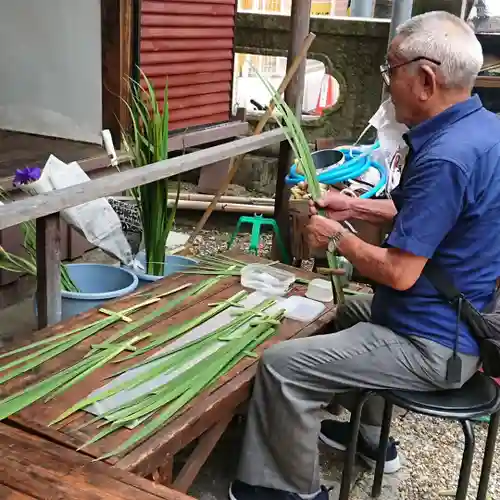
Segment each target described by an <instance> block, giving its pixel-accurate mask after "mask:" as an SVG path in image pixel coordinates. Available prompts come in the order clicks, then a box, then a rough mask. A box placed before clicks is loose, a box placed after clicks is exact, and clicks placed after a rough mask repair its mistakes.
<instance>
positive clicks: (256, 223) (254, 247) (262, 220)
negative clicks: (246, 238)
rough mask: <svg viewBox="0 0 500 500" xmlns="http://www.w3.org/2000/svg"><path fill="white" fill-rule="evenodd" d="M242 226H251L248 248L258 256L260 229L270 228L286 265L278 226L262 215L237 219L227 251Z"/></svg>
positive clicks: (286, 255)
mask: <svg viewBox="0 0 500 500" xmlns="http://www.w3.org/2000/svg"><path fill="white" fill-rule="evenodd" d="M242 224H251V225H252V233H251V235H250V247H249V248H248V250H249V251H250V252H252V253H254V254H255V255H257V254H258V251H259V243H260V230H261V227H262V226H271V227H272V228H273V231H274V234H275V236H276V242H277V243H278V247H279V249H280V252H281V255H282V257H283V260H284V261H285V263H286V264H288V263H289V262H290V259H289V258H288V254H287V253H286V250H285V245H284V244H283V239H282V238H281V233H280V230H279V227H278V224H276V221H275V220H274V219H273V218H271V217H264V216H262V215H254V216H253V217H250V216H248V215H243V216H241V217H240V218H239V219H238V223H237V224H236V229H235V230H234V232H233V234H232V235H231V238H230V240H229V243H228V244H227V249H228V250H229V249H230V248H231V247H232V246H233V243H234V240H235V239H236V236H237V235H238V234H239V232H240V228H241V225H242Z"/></svg>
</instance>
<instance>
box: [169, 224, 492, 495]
mask: <svg viewBox="0 0 500 500" xmlns="http://www.w3.org/2000/svg"><path fill="white" fill-rule="evenodd" d="M183 229H184V230H187V229H188V228H179V230H183ZM230 235H231V233H230V232H224V231H208V230H207V231H203V232H202V234H201V235H200V236H199V237H198V238H197V240H196V245H195V248H196V252H197V253H199V254H208V253H213V252H216V251H223V250H225V249H226V248H227V242H228V241H229V237H230ZM249 241H250V238H249V235H241V236H239V237H238V238H237V240H236V242H235V245H234V248H239V249H241V250H246V249H248V245H249ZM271 241H272V237H271V235H270V234H264V235H263V236H262V243H263V244H262V246H261V249H260V254H261V255H263V256H267V255H268V252H269V250H270V245H271ZM475 431H476V453H475V459H474V465H473V470H472V477H471V484H470V492H469V495H468V499H474V498H475V495H476V490H477V484H478V481H479V475H480V471H481V462H482V454H483V451H484V441H485V438H486V433H487V424H483V423H477V424H475ZM392 434H393V435H394V437H395V438H396V439H397V440H398V441H399V442H400V446H399V449H400V451H401V455H402V459H403V464H404V466H403V468H402V469H401V471H400V472H398V473H397V474H394V475H392V476H386V478H385V480H384V491H383V494H382V496H381V498H382V499H383V500H444V499H446V498H449V499H452V498H454V495H455V489H456V485H457V481H458V471H459V469H460V462H461V458H462V452H463V433H462V430H461V427H460V425H459V424H458V423H455V422H448V421H444V420H439V419H434V418H428V417H423V416H420V415H416V414H412V413H408V414H407V415H406V416H404V417H397V418H395V419H394V422H393V426H392ZM332 467H335V462H334V464H333V465H332ZM372 479H373V475H372V474H371V473H369V472H366V473H364V474H362V475H361V478H360V479H359V480H358V482H357V484H356V487H355V489H354V491H353V495H352V500H368V499H369V498H370V495H369V492H370V488H371V484H372ZM489 495H490V498H489V499H488V500H500V453H499V452H497V453H496V454H495V459H494V464H493V467H492V473H491V477H490V488H489ZM332 500H333V499H332Z"/></svg>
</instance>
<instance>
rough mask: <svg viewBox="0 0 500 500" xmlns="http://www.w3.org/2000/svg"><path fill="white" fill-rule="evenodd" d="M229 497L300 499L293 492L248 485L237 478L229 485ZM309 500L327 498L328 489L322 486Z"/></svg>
mask: <svg viewBox="0 0 500 500" xmlns="http://www.w3.org/2000/svg"><path fill="white" fill-rule="evenodd" d="M229 498H230V500H301V497H300V496H299V495H297V494H295V493H289V492H288V491H282V490H273V489H271V488H263V487H262V486H250V485H249V484H247V483H244V482H242V481H238V480H236V481H234V482H233V483H231V486H229ZM311 500H328V490H327V489H326V488H325V487H324V486H322V487H321V491H320V492H319V493H318V494H317V495H316V496H315V497H313V498H312V499H311Z"/></svg>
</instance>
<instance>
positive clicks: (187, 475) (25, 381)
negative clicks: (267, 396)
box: [0, 254, 335, 492]
mask: <svg viewBox="0 0 500 500" xmlns="http://www.w3.org/2000/svg"><path fill="white" fill-rule="evenodd" d="M234 256H236V257H237V258H238V259H240V260H246V261H247V262H256V261H257V262H258V261H264V260H263V259H260V258H258V257H254V256H250V255H244V254H240V255H235V254H233V257H234ZM264 262H265V261H264ZM284 267H285V268H286V267H287V266H284ZM289 269H290V270H291V271H292V272H293V273H295V274H296V275H297V276H300V277H303V278H309V279H310V278H314V277H317V275H315V274H312V273H308V272H305V271H302V270H299V269H296V268H289ZM206 278H207V277H206V276H195V275H177V276H173V277H168V278H165V279H163V280H161V281H160V282H157V283H155V284H153V285H151V286H149V287H146V288H142V289H140V291H139V292H137V293H136V294H134V295H132V296H129V297H126V298H124V299H121V300H119V301H116V302H114V303H111V304H110V305H106V308H108V309H112V310H120V309H124V308H125V307H129V306H131V305H133V304H137V303H139V302H142V301H143V300H144V294H149V293H153V294H156V293H158V294H161V293H164V292H166V291H168V290H172V289H174V288H176V287H179V286H180V285H182V284H184V283H197V282H200V281H201V280H203V279H206ZM305 289H306V288H305V286H304V285H295V288H294V292H295V293H299V294H300V293H302V294H303V293H304V292H305ZM240 290H242V286H241V284H240V279H239V277H233V276H231V277H226V278H224V279H222V280H221V281H220V282H219V283H218V284H217V285H215V286H213V287H212V288H210V289H209V290H208V291H206V292H205V293H204V294H203V295H202V296H200V297H197V298H189V299H187V300H186V301H184V302H183V303H182V304H180V305H179V306H178V307H176V308H174V309H173V310H171V311H169V312H168V313H166V314H164V315H162V316H159V317H158V318H157V320H156V322H155V324H154V325H151V324H148V325H145V326H144V327H143V330H144V331H147V332H150V333H152V334H153V335H154V334H155V333H158V332H165V330H166V329H167V328H169V327H171V326H173V325H177V324H181V323H184V322H185V321H186V320H188V319H192V318H195V317H197V316H199V315H200V314H201V313H202V312H204V311H207V310H208V308H209V304H210V303H213V302H218V301H222V300H226V299H228V298H230V297H232V296H233V295H234V294H235V293H237V292H238V291H240ZM165 300H171V299H170V298H169V297H167V298H166V299H165ZM160 304H162V303H160ZM157 307H158V305H153V306H149V307H148V308H145V309H143V310H142V311H141V312H138V313H136V314H134V316H133V317H134V319H135V318H140V317H141V316H143V315H145V314H147V313H149V312H151V311H152V310H154V309H157ZM334 314H335V307H334V306H333V304H327V307H326V309H325V311H324V312H323V313H322V315H321V316H320V317H319V318H317V319H316V320H315V321H314V322H312V323H310V324H305V323H301V322H298V321H292V320H289V319H285V320H284V321H283V322H282V324H281V326H280V328H279V330H278V333H277V334H276V335H275V336H274V337H272V338H271V339H269V340H268V341H267V342H266V343H265V344H263V345H262V346H261V347H260V348H259V351H262V350H263V349H265V348H267V347H269V346H270V345H272V344H275V343H278V342H281V341H283V340H287V339H292V338H299V337H307V336H311V335H315V334H318V333H325V332H327V331H328V330H329V328H330V323H331V321H332V320H333V318H334ZM99 317H102V315H100V314H99V313H98V312H97V311H91V312H88V313H85V314H83V315H80V316H78V317H75V318H72V319H70V320H69V321H66V322H63V323H59V324H57V325H55V326H53V327H50V328H46V329H44V330H40V331H38V332H35V333H33V334H32V336H31V337H29V338H24V339H22V341H21V342H17V343H15V342H13V343H12V344H11V345H8V346H5V348H4V349H5V350H10V349H13V348H16V347H19V346H20V345H25V344H27V343H29V342H30V341H32V340H40V339H42V338H44V337H49V336H51V335H55V334H59V333H63V332H66V331H69V330H71V329H73V328H75V327H77V326H81V325H86V324H89V323H91V322H92V321H95V320H96V319H98V318H99ZM119 328H122V325H116V326H115V327H111V328H107V329H106V330H105V331H103V332H100V333H98V334H96V335H94V336H93V337H92V338H91V339H88V340H87V341H84V342H83V343H81V344H79V345H77V346H76V347H74V348H72V349H70V350H68V351H67V352H65V353H64V354H62V355H60V356H58V357H57V358H55V359H52V360H51V361H48V362H46V363H44V364H43V365H42V366H41V367H40V368H39V369H38V370H37V371H36V372H31V373H29V374H25V375H23V376H20V377H17V378H15V379H13V380H11V381H9V382H7V383H5V384H3V385H1V386H0V396H2V397H4V396H7V395H9V394H12V393H14V392H17V391H19V390H22V389H23V388H25V387H26V386H28V385H31V384H33V383H35V382H37V381H39V380H41V379H45V378H47V376H49V375H50V374H52V373H54V372H56V371H58V370H60V369H62V368H65V367H68V366H71V365H72V364H74V363H75V362H77V361H79V360H81V358H82V357H83V356H84V355H85V354H86V353H87V352H88V350H89V348H90V345H91V344H97V343H100V342H102V341H104V340H105V339H106V338H108V337H109V336H110V335H111V334H112V333H113V332H115V331H116V330H117V329H119ZM137 333H138V332H136V333H134V334H137ZM130 361H131V362H132V363H135V362H136V361H137V360H135V361H134V360H130ZM123 365H124V366H126V365H125V364H123ZM255 370H256V360H255V359H254V358H250V357H247V358H245V359H243V360H242V361H241V362H240V363H238V365H237V366H235V367H234V368H233V370H232V371H231V372H229V373H228V374H227V375H226V376H224V377H223V378H222V379H221V380H220V382H219V384H218V385H217V386H216V387H215V388H214V389H212V390H210V391H207V392H206V393H203V394H201V395H200V396H198V397H197V398H196V399H195V400H194V401H193V403H192V404H191V405H189V406H188V407H187V408H185V409H184V410H183V411H182V412H180V413H179V414H178V415H177V416H176V417H175V418H174V419H172V420H171V421H170V422H168V423H167V425H165V427H164V428H163V429H161V430H160V431H158V432H157V433H156V434H155V435H153V436H151V437H149V438H148V439H146V440H145V441H144V442H142V443H141V444H139V445H138V446H137V447H135V448H134V449H132V450H131V451H129V452H128V453H127V454H125V455H124V456H121V457H118V458H117V457H113V458H111V459H109V460H108V463H109V464H112V465H115V466H116V467H118V468H120V469H123V470H126V471H130V472H133V473H136V474H138V475H140V476H143V477H151V478H153V479H154V480H155V481H157V482H159V483H162V484H166V485H172V487H173V488H174V489H175V490H178V491H182V492H186V491H187V490H188V488H189V487H190V485H191V484H192V482H193V480H194V478H195V477H196V475H197V474H198V472H199V470H200V469H201V467H202V465H203V464H204V462H205V461H206V459H207V458H208V456H209V455H210V453H211V451H212V449H213V448H214V446H215V445H216V443H217V441H218V440H219V439H220V437H221V436H222V434H223V433H224V431H225V429H226V427H227V426H228V424H229V422H230V421H231V419H232V418H233V416H234V415H235V414H236V413H237V411H238V409H239V408H240V407H241V405H242V404H244V403H245V402H246V401H247V400H248V398H249V395H250V390H251V383H252V380H253V377H254V375H255ZM115 371H116V365H113V364H112V363H111V364H108V365H105V366H104V367H102V368H101V369H99V370H97V371H96V372H94V373H93V374H92V375H90V376H89V377H87V378H86V379H85V380H84V381H82V382H80V383H78V384H75V386H73V387H72V388H71V390H69V391H66V392H65V393H63V394H61V395H60V396H58V397H56V398H54V399H53V400H51V402H50V404H43V402H38V403H35V404H33V405H31V406H29V407H27V408H25V409H24V410H22V411H21V412H19V413H18V414H16V415H14V416H12V417H11V418H10V419H8V421H10V422H12V423H14V424H15V425H18V426H22V428H23V429H24V430H26V431H27V432H32V433H38V434H39V435H43V436H45V437H47V438H49V439H51V440H53V441H56V442H59V443H62V444H64V445H65V446H66V447H72V448H78V447H79V446H81V445H82V444H83V443H85V442H86V441H87V440H89V439H90V438H91V437H93V436H94V435H95V434H97V432H98V428H97V427H96V425H95V424H90V425H87V426H85V427H83V428H82V424H83V423H86V422H89V421H90V420H91V419H92V417H91V415H89V414H88V413H86V412H79V413H77V414H74V415H73V416H72V417H70V418H69V419H67V420H65V421H63V422H62V423H61V424H60V425H56V426H53V427H48V423H49V422H51V421H52V420H54V419H55V418H56V417H58V416H59V415H60V414H61V413H62V412H63V411H65V410H67V409H68V408H70V407H71V406H72V405H73V404H75V403H76V402H78V401H79V400H80V399H82V398H83V397H85V396H87V395H88V394H89V393H91V392H92V391H93V390H95V389H97V388H99V387H101V386H102V385H104V378H105V377H107V376H109V375H111V374H112V373H114V372H115ZM131 432H132V431H130V430H128V429H121V430H118V431H116V432H115V433H113V434H111V435H109V436H107V437H106V438H104V439H102V440H100V441H98V442H96V443H94V444H93V445H91V446H89V447H87V448H85V449H84V451H85V453H88V454H89V455H90V456H92V457H96V458H97V457H100V456H102V455H104V454H106V453H108V452H110V451H112V450H114V449H115V448H116V447H117V446H118V445H119V444H121V443H123V442H124V441H125V440H126V439H127V438H128V437H129V436H130V435H131ZM194 443H196V446H195V447H194V450H193V451H192V452H191V454H190V456H189V458H188V460H187V462H185V464H184V466H183V467H182V469H181V471H180V472H179V474H178V475H177V477H176V478H174V477H173V462H174V458H175V456H176V454H178V453H179V451H181V450H183V449H184V448H186V447H187V446H188V445H191V444H194ZM234 458H235V460H236V459H237V452H236V453H235V457H234Z"/></svg>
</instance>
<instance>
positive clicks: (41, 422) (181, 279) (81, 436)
mask: <svg viewBox="0 0 500 500" xmlns="http://www.w3.org/2000/svg"><path fill="white" fill-rule="evenodd" d="M204 278H205V277H203V276H189V277H188V276H178V277H177V278H175V279H168V280H162V283H159V284H155V286H154V287H151V286H150V287H147V288H146V287H145V289H141V291H140V292H138V293H136V294H135V295H133V296H131V297H127V298H126V299H121V300H118V301H114V302H112V303H110V304H109V305H107V306H106V308H107V309H110V310H117V311H118V310H121V309H123V308H126V307H130V306H131V305H133V304H137V303H139V302H143V301H144V300H146V298H148V297H150V296H151V294H161V293H165V292H166V291H168V290H172V289H174V288H177V287H178V286H180V285H182V284H184V283H199V282H200V281H202V280H203V279H204ZM237 282H238V279H237V278H234V277H229V278H226V279H223V280H221V282H220V283H219V284H217V285H215V286H213V287H212V288H211V289H209V290H207V291H206V292H205V293H204V294H202V295H200V296H199V297H196V298H188V299H187V300H185V301H184V302H183V303H182V304H179V305H178V306H177V307H176V308H174V309H173V310H171V311H169V312H168V313H166V314H164V315H161V316H159V317H157V318H156V319H155V321H153V322H151V323H149V324H148V325H145V326H144V327H143V328H142V331H148V332H150V333H152V334H153V335H155V334H159V333H165V331H166V330H167V329H168V328H170V327H171V326H172V325H175V324H180V323H182V322H184V321H186V320H187V319H191V318H193V317H196V316H197V315H199V314H200V313H201V312H203V311H204V310H205V311H206V310H207V309H208V305H207V304H208V303H210V302H214V301H215V300H225V299H227V298H229V297H231V296H232V295H234V294H235V293H236V292H237V291H238V290H240V289H241V288H240V287H239V286H236V285H237ZM180 293H182V292H180ZM214 297H217V299H215V298H214ZM173 298H175V295H172V296H169V297H166V298H165V299H163V301H162V302H159V303H156V304H153V305H151V306H149V307H147V308H144V309H143V310H141V311H139V312H137V313H136V314H134V315H133V316H132V317H133V318H134V319H140V318H142V317H144V316H145V315H146V314H149V313H151V312H152V311H155V310H157V309H158V308H159V307H162V306H163V305H165V303H167V302H168V301H170V300H172V299H173ZM102 317H103V316H102V315H101V314H99V313H98V312H96V311H89V312H87V313H84V314H82V315H81V316H78V317H76V318H72V319H70V320H68V321H65V322H63V323H59V324H58V325H55V326H54V327H52V328H46V329H44V330H42V331H39V332H33V333H31V334H29V335H27V336H26V337H25V338H23V340H22V341H19V340H17V341H16V340H15V339H13V340H12V343H11V344H9V345H5V346H4V347H3V349H2V350H4V351H7V350H10V349H14V348H15V347H16V346H17V345H21V344H22V345H25V344H27V343H30V342H32V341H34V340H35V339H36V340H40V339H43V338H46V337H48V336H51V335H57V334H59V333H63V332H65V331H68V330H71V329H74V328H76V327H78V326H82V325H85V324H89V323H91V322H93V321H95V320H97V319H99V318H102ZM122 327H123V325H122V324H116V325H115V326H113V327H110V328H107V329H106V331H104V332H100V333H98V334H96V335H94V336H93V337H92V338H90V339H88V341H86V342H83V343H81V344H79V345H78V346H76V347H75V348H73V349H71V350H70V351H67V352H66V353H64V354H62V355H60V356H59V357H58V358H56V359H53V360H50V361H47V362H46V363H44V364H43V365H42V366H41V367H39V368H38V370H37V371H36V372H31V373H27V374H24V375H23V376H21V377H18V378H16V379H14V380H12V381H9V382H8V383H6V384H4V385H2V386H1V387H0V396H2V397H3V396H6V395H7V394H12V393H15V392H18V391H20V390H22V389H23V388H24V387H26V386H28V385H31V384H33V383H36V382H37V381H39V380H42V379H44V378H47V377H48V376H50V375H52V374H54V373H56V372H57V371H59V370H60V369H62V368H64V367H68V366H71V365H72V364H74V363H75V362H77V361H78V360H80V359H81V358H82V357H83V356H84V355H85V354H86V353H87V352H88V350H89V349H90V346H91V344H94V343H100V342H103V341H104V340H106V339H107V338H108V337H109V336H110V335H113V334H114V333H116V332H117V331H119V330H120V329H121V328H122ZM145 357H146V356H144V358H145ZM130 361H131V362H132V363H135V362H137V360H135V361H134V360H130ZM128 365H129V366H130V363H128ZM120 366H121V365H120ZM123 366H124V367H125V366H127V365H126V364H123ZM116 370H117V365H114V364H109V365H107V366H105V367H103V369H102V370H99V371H98V372H97V373H95V374H93V375H91V376H89V377H87V378H86V379H85V382H84V383H80V384H77V385H75V386H74V387H73V388H72V389H71V391H67V392H66V393H64V394H62V395H61V396H60V397H57V398H55V399H53V400H52V401H51V403H50V405H46V404H43V402H39V403H36V404H34V405H31V406H30V407H28V408H26V409H25V410H24V411H22V412H20V413H19V414H18V415H16V418H13V421H15V422H18V423H19V424H20V425H22V426H23V428H25V429H26V428H29V427H30V426H35V427H36V432H37V433H40V432H42V433H44V432H45V430H44V429H45V428H46V426H47V424H48V423H49V422H51V421H52V420H54V419H55V418H56V417H57V416H58V415H60V414H61V413H62V412H63V411H65V410H66V409H68V408H69V407H70V406H72V405H73V404H75V403H76V402H78V401H79V400H80V399H81V398H83V397H85V396H87V395H88V394H89V393H90V392H92V391H93V390H94V389H97V388H99V387H101V386H102V385H103V380H104V379H105V378H106V377H109V376H111V375H112V374H113V373H114V372H115V371H116ZM17 417H19V418H17ZM90 419H91V417H90V415H89V414H87V413H85V412H81V413H78V414H76V415H75V417H74V418H73V419H68V420H66V421H64V422H63V424H61V425H60V426H54V427H51V428H50V429H48V430H49V431H50V437H51V439H56V440H57V442H63V443H64V442H65V443H67V445H68V446H71V447H79V446H81V445H82V444H83V443H85V442H86V441H87V440H88V439H89V438H90V437H91V436H93V435H94V434H95V433H96V430H97V428H96V427H95V426H88V427H86V428H84V429H80V430H77V428H78V427H80V426H81V424H83V423H84V422H86V421H88V420H90ZM35 424H37V425H35ZM118 434H120V435H118ZM118 434H117V435H113V436H110V438H109V439H106V440H103V441H102V442H100V443H96V445H95V446H92V447H89V448H88V449H85V450H84V451H85V452H88V453H91V454H92V456H94V457H98V456H101V455H102V454H103V453H106V452H107V451H109V450H110V449H113V448H115V447H116V446H117V445H118V444H119V443H120V442H122V441H123V440H124V439H127V438H128V437H129V436H130V434H131V432H130V431H128V430H125V429H124V430H123V434H121V433H118Z"/></svg>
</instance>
